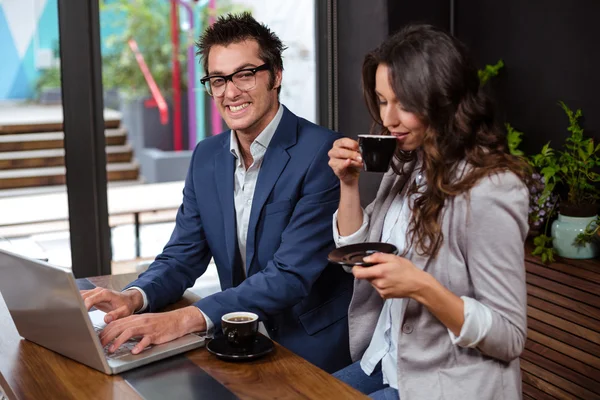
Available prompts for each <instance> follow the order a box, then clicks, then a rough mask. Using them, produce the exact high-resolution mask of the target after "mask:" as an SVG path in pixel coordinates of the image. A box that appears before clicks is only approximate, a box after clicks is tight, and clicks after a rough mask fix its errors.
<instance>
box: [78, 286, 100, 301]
mask: <svg viewBox="0 0 600 400" xmlns="http://www.w3.org/2000/svg"><path fill="white" fill-rule="evenodd" d="M102 290H103V289H102V288H100V287H97V288H94V289H90V290H80V291H79V293H80V294H81V297H82V298H83V300H85V299H87V298H88V297H90V296H93V295H95V294H97V293H99V292H101V291H102Z"/></svg>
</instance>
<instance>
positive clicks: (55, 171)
mask: <svg viewBox="0 0 600 400" xmlns="http://www.w3.org/2000/svg"><path fill="white" fill-rule="evenodd" d="M65 173H66V169H65V167H46V168H23V169H10V170H2V171H0V190H2V189H16V188H25V187H36V186H48V185H64V184H65V183H66V179H65ZM106 173H107V177H108V180H109V181H123V180H136V179H137V178H138V174H139V165H138V163H137V162H129V163H113V164H107V165H106Z"/></svg>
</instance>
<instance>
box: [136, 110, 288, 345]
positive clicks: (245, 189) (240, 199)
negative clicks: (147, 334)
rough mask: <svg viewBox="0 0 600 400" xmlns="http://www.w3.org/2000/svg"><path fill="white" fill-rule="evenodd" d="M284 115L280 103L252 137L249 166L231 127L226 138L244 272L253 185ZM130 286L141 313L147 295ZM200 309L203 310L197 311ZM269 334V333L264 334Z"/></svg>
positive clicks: (208, 323)
mask: <svg viewBox="0 0 600 400" xmlns="http://www.w3.org/2000/svg"><path fill="white" fill-rule="evenodd" d="M282 117H283V107H282V106H281V104H280V105H279V109H278V110H277V114H275V117H274V118H273V119H272V120H271V122H269V125H267V126H266V127H265V129H264V130H263V131H262V132H261V133H260V134H259V135H258V136H257V137H256V139H254V141H253V142H252V144H250V154H252V158H253V159H254V161H253V162H252V165H250V167H249V168H248V169H247V170H246V168H245V166H244V158H243V156H242V153H241V151H240V148H239V143H238V140H237V136H236V135H235V132H234V131H233V130H231V138H230V139H229V151H230V152H231V154H233V156H234V157H235V158H236V164H235V172H234V175H235V185H234V191H233V198H234V204H235V220H236V223H237V225H236V226H237V239H238V246H239V250H240V255H241V257H242V267H243V270H244V274H246V239H247V237H248V224H249V221H250V211H251V210H252V200H253V198H254V189H255V188H256V182H257V180H258V173H259V171H260V166H261V165H262V161H263V158H264V156H265V153H266V152H267V148H268V147H269V143H270V142H271V139H272V138H273V135H275V131H276V130H277V127H278V126H279V123H280V122H281V118H282ZM130 289H137V290H139V291H140V292H141V293H142V297H143V298H144V305H143V306H142V308H141V309H140V310H138V311H137V312H142V311H144V310H145V309H146V308H147V307H148V298H147V296H146V293H144V291H143V290H142V289H140V288H139V287H136V286H133V287H131V288H130ZM200 312H202V310H200ZM202 315H204V319H205V320H206V329H207V331H211V330H212V329H213V328H214V323H213V321H211V319H210V318H208V316H207V315H206V314H204V312H202ZM260 325H261V326H260V328H261V329H260V332H261V333H263V334H264V335H267V331H266V329H264V326H262V323H261V324H260ZM267 336H268V335H267Z"/></svg>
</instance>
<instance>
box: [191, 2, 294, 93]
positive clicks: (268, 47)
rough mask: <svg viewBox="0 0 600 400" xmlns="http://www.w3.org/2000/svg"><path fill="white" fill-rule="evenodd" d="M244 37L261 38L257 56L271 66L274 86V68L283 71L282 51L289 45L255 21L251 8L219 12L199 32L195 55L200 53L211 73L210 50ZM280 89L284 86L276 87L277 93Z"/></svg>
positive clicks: (250, 38)
mask: <svg viewBox="0 0 600 400" xmlns="http://www.w3.org/2000/svg"><path fill="white" fill-rule="evenodd" d="M244 40H256V42H258V47H259V54H258V56H259V57H260V59H261V60H263V61H264V62H265V63H266V64H269V66H270V70H269V73H270V75H271V82H270V85H271V88H272V87H273V85H274V84H275V71H283V61H282V58H281V53H282V52H283V51H284V50H285V49H286V48H287V47H285V46H284V45H283V43H282V42H281V40H280V39H279V38H278V37H277V35H275V33H273V32H272V31H271V30H270V29H269V28H268V27H267V26H266V25H264V24H261V23H260V22H258V21H256V20H255V19H254V18H253V17H252V14H250V13H249V12H243V13H241V14H227V15H225V16H220V17H219V18H218V19H217V21H216V22H215V23H214V24H213V25H212V26H210V27H208V28H207V29H206V30H205V31H204V33H203V34H202V35H201V36H200V39H199V40H198V42H197V43H196V46H197V47H198V51H197V52H196V55H199V56H200V57H201V59H202V67H203V68H204V71H205V72H206V74H208V54H209V53H210V49H211V48H212V47H213V46H228V45H230V44H232V43H239V42H242V41H244ZM280 91H281V87H279V88H278V89H277V93H279V92H280Z"/></svg>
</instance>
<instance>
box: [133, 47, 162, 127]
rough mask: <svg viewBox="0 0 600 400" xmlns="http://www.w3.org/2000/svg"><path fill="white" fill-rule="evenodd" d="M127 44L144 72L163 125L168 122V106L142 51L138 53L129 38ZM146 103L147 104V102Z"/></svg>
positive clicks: (138, 50)
mask: <svg viewBox="0 0 600 400" xmlns="http://www.w3.org/2000/svg"><path fill="white" fill-rule="evenodd" d="M128 44H129V48H130V49H131V50H132V51H133V54H135V59H136V61H137V63H138V65H139V67H140V70H141V71H142V74H144V79H145V80H146V83H147V84H148V87H149V88H150V93H152V99H153V100H154V102H153V103H155V104H156V106H157V107H158V112H159V114H160V123H161V124H163V125H165V124H167V123H168V122H169V108H168V107H167V102H166V101H165V99H164V97H163V96H162V94H161V93H160V89H159V88H158V86H157V85H156V82H155V81H154V78H153V77H152V74H151V73H150V70H149V69H148V65H146V61H144V56H143V55H142V53H140V49H139V48H138V45H137V42H136V41H135V40H133V39H130V40H129V42H128ZM146 105H147V106H148V104H146ZM151 106H154V104H151Z"/></svg>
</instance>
